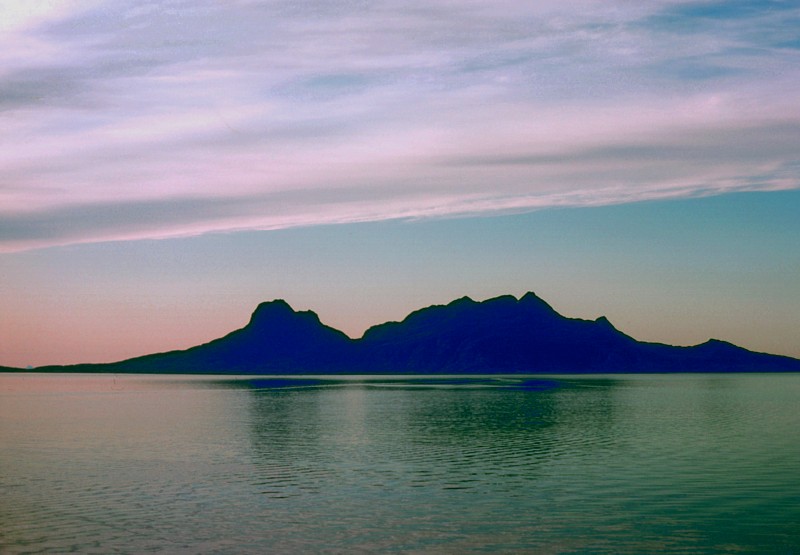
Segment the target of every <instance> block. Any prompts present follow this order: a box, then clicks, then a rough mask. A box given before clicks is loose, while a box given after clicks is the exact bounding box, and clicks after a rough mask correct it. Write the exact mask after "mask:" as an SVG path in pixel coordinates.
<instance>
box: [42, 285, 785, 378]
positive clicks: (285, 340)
mask: <svg viewBox="0 0 800 555" xmlns="http://www.w3.org/2000/svg"><path fill="white" fill-rule="evenodd" d="M36 370H37V371H60V372H63V371H74V372H131V373H134V372H135V373H201V374H205V373H215V374H225V373H234V374H239V373H243V374H255V373H259V374H299V373H306V374H332V373H346V374H375V373H399V374H402V373H413V374H470V373H503V374H512V373H526V374H527V373H531V374H533V373H625V372H787V371H800V360H798V359H794V358H790V357H783V356H777V355H769V354H764V353H755V352H752V351H748V350H746V349H743V348H741V347H737V346H735V345H732V344H730V343H726V342H724V341H718V340H713V339H712V340H710V341H707V342H706V343H703V344H701V345H696V346H693V347H673V346H670V345H664V344H660V343H643V342H639V341H636V340H635V339H633V338H632V337H630V336H628V335H625V334H624V333H622V332H620V331H619V330H617V329H616V328H614V326H613V325H612V324H611V322H609V321H608V320H607V319H606V318H605V317H601V318H598V319H597V320H581V319H575V318H566V317H564V316H562V315H560V314H559V313H558V312H556V311H555V310H553V308H552V307H551V306H550V305H548V304H547V303H546V302H545V301H543V300H542V299H540V298H539V297H537V296H536V295H535V294H533V293H527V294H525V295H524V296H522V297H521V298H520V299H516V298H515V297H512V296H510V295H506V296H501V297H496V298H494V299H489V300H487V301H483V302H476V301H473V300H472V299H470V298H468V297H464V298H461V299H458V300H455V301H453V302H451V303H450V304H447V305H437V306H430V307H427V308H423V309H421V310H418V311H416V312H413V313H411V314H409V315H408V317H406V319H405V320H403V321H402V322H387V323H385V324H380V325H377V326H374V327H372V328H370V329H368V330H367V331H366V332H365V333H364V336H363V337H362V338H360V339H350V338H349V337H348V336H347V335H345V334H344V333H342V332H340V331H338V330H336V329H334V328H331V327H329V326H326V325H324V324H323V323H322V322H320V320H319V317H318V316H317V315H316V314H315V313H313V312H311V311H303V312H297V311H295V310H293V309H292V308H291V307H290V306H289V305H288V304H287V303H286V302H285V301H283V300H276V301H272V302H266V303H262V304H260V305H259V306H258V307H257V308H256V310H255V312H254V313H253V315H252V317H251V318H250V322H249V323H248V324H247V325H246V326H245V327H243V328H241V329H239V330H236V331H233V332H231V333H229V334H228V335H226V336H224V337H221V338H219V339H216V340H214V341H211V342H209V343H206V344H203V345H199V346H197V347H192V348H190V349H186V350H183V351H171V352H167V353H159V354H153V355H147V356H143V357H138V358H133V359H128V360H124V361H121V362H115V363H109V364H80V365H74V366H49V367H42V368H37V369H36Z"/></svg>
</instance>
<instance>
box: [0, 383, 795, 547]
mask: <svg viewBox="0 0 800 555" xmlns="http://www.w3.org/2000/svg"><path fill="white" fill-rule="evenodd" d="M65 551H76V552H81V553H115V552H122V553H146V552H167V553H238V552H251V553H264V552H269V553H290V552H291V553H296V552H308V553H318V552H326V553H375V552H402V553H405V552H410V553H464V552H475V551H484V552H489V551H491V552H495V551H496V552H513V553H520V552H531V553H584V552H592V553H621V552H622V553H709V552H720V553H724V552H730V553H740V552H745V553H798V552H800V375H794V374H793V375H698V374H694V375H675V376H664V375H642V376H611V375H608V376H593V377H574V376H553V377H547V378H544V377H507V378H503V377H494V376H493V377H484V378H481V377H477V378H476V377H469V378H463V379H460V378H449V377H448V378H429V377H420V378H408V377H396V378H392V377H364V376H359V377H342V378H335V379H330V378H314V377H308V378H291V379H286V378H270V377H258V378H253V377H234V378H231V377H207V376H206V377H192V376H171V377H165V376H160V377H156V376H122V375H117V376H113V375H46V374H0V552H2V553H28V552H31V553H36V552H41V553H54V552H65Z"/></svg>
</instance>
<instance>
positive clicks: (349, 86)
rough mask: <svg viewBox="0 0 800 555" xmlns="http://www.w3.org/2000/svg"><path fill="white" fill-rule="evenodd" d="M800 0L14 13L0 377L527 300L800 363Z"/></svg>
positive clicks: (177, 6) (24, 4)
mask: <svg viewBox="0 0 800 555" xmlns="http://www.w3.org/2000/svg"><path fill="white" fill-rule="evenodd" d="M798 99H800V3H798V2H796V1H757V2H755V1H754V2H750V1H737V0H732V1H725V2H687V1H666V0H664V1H661V0H654V1H652V2H638V1H623V0H616V1H614V0H608V1H601V2H600V1H598V2H595V1H589V0H578V1H575V2H563V1H558V2H555V1H550V0H545V1H541V2H521V1H510V0H509V1H507V0H496V1H492V2H488V1H478V0H472V1H471V0H464V1H460V2H451V1H444V0H442V1H437V0H426V1H425V2H417V1H416V0H410V1H408V2H404V3H402V4H401V3H397V2H379V1H376V2H370V1H367V0H350V1H338V2H337V1H330V2H317V1H313V0H310V1H296V0H295V1H291V2H289V1H287V2H283V1H257V0H252V1H246V0H241V1H230V2H219V1H212V0H205V1H203V0H197V1H175V2H159V3H152V4H148V3H145V2H138V1H137V2H133V1H131V2H128V1H117V0H111V1H103V0H85V1H84V0H73V1H58V0H52V1H41V2H28V1H22V0H19V1H17V0H2V1H0V128H1V129H2V132H0V365H13V366H24V365H34V366H37V365H42V364H53V363H73V362H90V361H111V360H119V359H121V358H126V357H130V356H135V355H139V354H146V353H149V352H154V351H162V350H168V349H173V348H184V347H188V346H191V345H194V344H197V343H200V342H203V341H207V340H209V339H212V338H214V337H218V336H220V335H222V334H224V333H226V332H228V331H230V330H232V329H234V328H236V327H240V326H241V325H243V324H244V323H245V322H246V321H247V318H248V316H249V313H250V312H251V311H252V309H253V308H254V307H255V305H256V304H257V303H258V302H260V301H263V300H269V299H273V298H279V297H280V298H285V299H286V300H288V301H289V302H290V303H291V304H292V305H293V306H294V307H295V308H298V309H309V308H310V309H313V310H315V311H317V312H318V313H319V314H320V316H321V317H322V320H323V321H324V322H326V323H328V324H330V325H333V326H335V327H338V328H340V329H342V330H344V331H346V332H347V333H349V334H350V335H352V336H358V335H360V334H361V333H362V332H363V330H364V329H365V328H366V327H367V326H369V325H371V324H375V323H380V322H382V321H385V320H388V319H399V318H402V317H404V316H405V315H406V314H407V313H408V312H409V311H411V310H413V309H416V308H419V307H421V306H425V305H428V304H432V303H444V302H448V301H450V300H452V299H454V298H457V297H460V296H462V295H471V296H473V297H474V298H476V299H483V298H487V297H490V296H494V295H497V294H503V293H512V294H516V295H519V294H521V293H523V292H525V291H528V290H533V291H535V292H537V293H538V294H539V295H540V296H542V297H543V298H545V299H546V300H548V301H549V302H550V303H551V304H553V306H554V308H556V309H557V310H559V311H560V312H562V313H564V314H565V315H567V316H573V317H583V318H595V317H597V316H599V315H601V314H603V315H606V316H608V317H609V319H611V321H612V322H613V323H614V324H615V325H616V326H617V327H618V328H620V329H622V330H623V331H625V332H626V333H629V334H631V335H633V336H634V337H636V338H638V339H644V340H651V341H662V342H668V343H673V344H693V343H700V342H702V341H705V340H706V339H708V338H709V337H716V338H719V339H725V340H729V341H732V342H734V343H737V344H739V345H742V346H744V347H747V348H751V349H754V350H762V351H768V352H775V353H780V354H787V355H792V356H798V357H800V224H799V223H798V220H800V217H798V214H800V100H798Z"/></svg>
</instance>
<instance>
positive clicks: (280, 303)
mask: <svg viewBox="0 0 800 555" xmlns="http://www.w3.org/2000/svg"><path fill="white" fill-rule="evenodd" d="M294 312H295V310H294V309H293V308H292V307H291V306H290V305H289V303H287V302H286V301H284V300H283V299H275V300H273V301H265V302H263V303H259V305H258V306H257V307H256V309H255V310H254V311H253V314H252V316H250V321H251V322H252V321H253V320H255V319H257V318H259V319H260V318H262V317H263V316H266V315H274V314H287V313H294Z"/></svg>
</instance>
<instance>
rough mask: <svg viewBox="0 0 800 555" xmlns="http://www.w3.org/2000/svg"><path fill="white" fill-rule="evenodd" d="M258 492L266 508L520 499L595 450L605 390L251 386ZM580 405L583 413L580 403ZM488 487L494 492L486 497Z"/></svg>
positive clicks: (393, 384)
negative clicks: (302, 502) (343, 497)
mask: <svg viewBox="0 0 800 555" xmlns="http://www.w3.org/2000/svg"><path fill="white" fill-rule="evenodd" d="M250 387H251V391H252V399H251V403H250V425H251V432H250V434H251V437H252V443H253V450H254V454H255V459H256V468H257V473H258V478H257V480H258V484H259V486H260V487H261V490H262V492H263V493H265V494H268V495H270V496H274V497H286V496H297V495H302V494H304V493H309V492H321V491H323V490H324V491H326V492H327V493H331V492H334V493H335V490H337V489H341V490H342V491H353V490H354V489H355V488H357V487H359V486H366V487H367V489H375V490H380V489H385V488H391V489H393V490H398V489H400V490H402V489H408V488H437V489H465V490H474V491H479V490H480V489H481V488H482V487H484V486H487V485H491V484H495V485H497V484H500V483H502V486H501V487H502V489H503V491H505V492H506V493H507V494H508V495H509V496H515V495H524V494H525V491H524V489H521V488H525V487H530V486H531V485H532V483H533V482H535V481H536V480H537V479H538V477H539V474H540V472H539V469H540V467H542V466H547V465H553V464H558V458H559V456H560V454H561V453H563V452H565V451H566V450H571V449H572V450H574V449H575V448H576V446H578V447H579V448H580V449H581V450H582V452H584V453H585V454H586V455H587V456H591V451H592V449H602V448H603V446H604V445H606V444H608V441H605V439H604V438H605V437H606V434H607V433H610V432H607V431H606V430H609V429H610V428H612V426H611V422H612V420H613V410H612V408H611V407H612V402H611V400H610V396H611V395H612V392H613V383H612V382H601V381H599V380H595V381H593V382H592V384H591V392H590V393H591V394H590V395H588V396H587V395H586V391H585V385H584V384H582V383H580V382H571V383H566V382H561V381H557V380H545V379H537V380H525V379H509V380H503V379H497V378H487V379H481V378H467V379H459V378H443V379H427V378H425V379H395V380H392V379H360V380H350V381H348V380H342V381H337V380H331V379H325V380H313V379H309V380H305V379H275V380H273V379H264V380H261V379H259V380H251V381H250ZM587 399H590V402H586V401H587ZM493 487H494V486H493Z"/></svg>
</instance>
